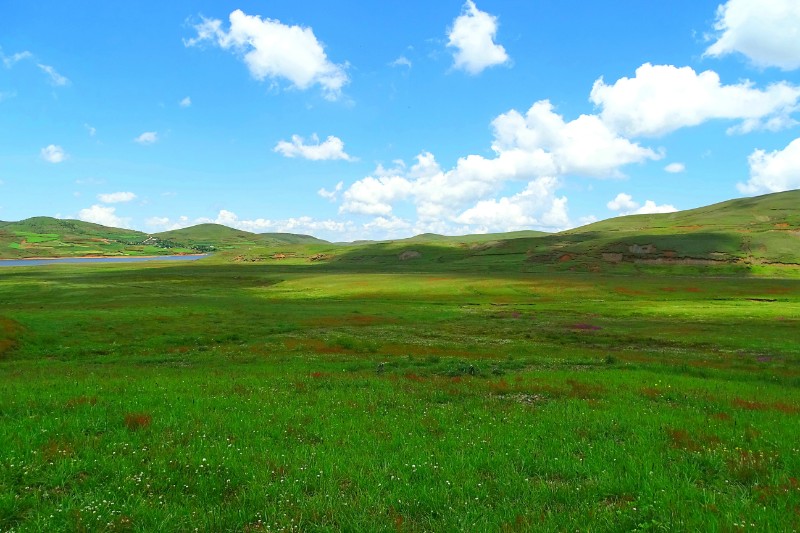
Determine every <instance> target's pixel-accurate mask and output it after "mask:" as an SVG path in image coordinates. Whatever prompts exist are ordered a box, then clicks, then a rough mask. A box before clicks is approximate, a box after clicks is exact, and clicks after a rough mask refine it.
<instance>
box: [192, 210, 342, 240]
mask: <svg viewBox="0 0 800 533" xmlns="http://www.w3.org/2000/svg"><path fill="white" fill-rule="evenodd" d="M209 222H210V223H214V224H222V225H225V226H229V227H231V228H237V229H241V230H245V231H250V232H254V233H263V232H278V233H308V234H313V233H316V232H319V231H327V232H336V233H343V232H344V231H346V230H347V229H348V228H352V223H351V222H339V221H335V220H316V219H313V218H311V217H306V216H303V217H297V218H287V219H284V220H270V219H266V218H257V219H252V220H242V219H240V218H239V217H238V215H236V213H234V212H232V211H227V210H225V209H223V210H221V211H220V212H219V214H218V215H217V217H216V218H215V219H208V218H201V219H197V221H195V223H197V224H202V223H209Z"/></svg>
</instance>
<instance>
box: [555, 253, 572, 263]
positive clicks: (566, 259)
mask: <svg viewBox="0 0 800 533" xmlns="http://www.w3.org/2000/svg"><path fill="white" fill-rule="evenodd" d="M573 259H575V258H574V257H573V256H572V255H570V254H564V255H562V256H561V257H559V258H558V262H559V263H567V262H569V261H572V260H573Z"/></svg>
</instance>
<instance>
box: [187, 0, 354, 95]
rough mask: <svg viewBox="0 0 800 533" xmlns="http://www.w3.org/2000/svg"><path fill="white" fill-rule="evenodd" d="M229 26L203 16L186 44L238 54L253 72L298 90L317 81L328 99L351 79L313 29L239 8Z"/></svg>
mask: <svg viewBox="0 0 800 533" xmlns="http://www.w3.org/2000/svg"><path fill="white" fill-rule="evenodd" d="M229 20H230V29H229V30H227V31H226V30H225V29H224V28H223V27H222V21H221V20H218V19H207V18H203V19H202V22H201V23H200V24H197V25H195V27H194V28H195V30H196V31H197V37H194V38H191V39H187V40H184V44H185V45H186V46H196V45H198V44H200V43H203V42H210V43H212V44H215V45H217V46H219V47H220V48H222V49H223V50H230V51H232V52H234V53H236V54H237V55H239V56H240V57H241V58H242V59H243V61H244V62H245V64H246V65H247V68H248V70H249V71H250V75H251V76H253V78H255V79H257V80H259V81H262V80H264V79H267V78H269V79H272V80H274V79H280V78H282V79H286V80H289V82H291V83H292V85H294V86H295V87H297V88H298V89H308V88H309V87H311V86H312V85H315V84H318V85H320V86H321V87H322V89H323V92H324V94H325V96H326V97H327V98H329V99H336V98H338V97H339V95H340V93H341V90H342V87H344V86H345V85H346V84H347V83H348V82H349V78H348V76H347V73H346V70H345V69H346V65H337V64H334V63H332V62H331V61H330V60H329V59H328V56H327V55H326V54H325V49H324V47H323V45H322V43H320V42H319V41H318V40H317V37H316V36H315V35H314V31H313V30H312V29H311V28H304V27H302V26H288V25H285V24H282V23H281V22H280V21H278V20H272V19H262V18H261V17H259V16H257V15H247V14H245V13H244V12H243V11H242V10H241V9H237V10H236V11H234V12H232V13H231V14H230V16H229Z"/></svg>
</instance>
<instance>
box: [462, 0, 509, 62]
mask: <svg viewBox="0 0 800 533" xmlns="http://www.w3.org/2000/svg"><path fill="white" fill-rule="evenodd" d="M496 35H497V17H495V16H494V15H490V14H489V13H486V12H485V11H481V10H479V9H478V8H477V6H476V5H475V2H473V0H467V2H466V3H465V4H464V7H463V10H462V12H461V15H459V16H458V17H456V19H455V20H454V21H453V26H452V28H450V30H449V31H448V34H447V38H448V42H447V46H449V47H451V48H455V51H454V52H453V58H454V60H455V63H454V65H453V66H454V68H456V69H461V70H465V71H466V72H468V73H470V74H479V73H481V72H483V70H484V69H486V68H488V67H492V66H495V65H502V64H503V63H506V62H508V61H509V57H508V54H507V53H506V50H505V48H503V46H501V45H499V44H497V43H496V42H495V36H496Z"/></svg>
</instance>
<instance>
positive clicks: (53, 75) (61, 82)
mask: <svg viewBox="0 0 800 533" xmlns="http://www.w3.org/2000/svg"><path fill="white" fill-rule="evenodd" d="M36 66H38V67H39V68H40V69H42V72H44V73H45V74H47V75H48V76H50V84H51V85H54V86H55V87H64V86H65V85H69V83H70V82H69V80H68V79H67V78H66V77H65V76H62V75H61V74H59V73H58V72H56V69H55V68H53V67H51V66H50V65H43V64H42V63H37V64H36Z"/></svg>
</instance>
